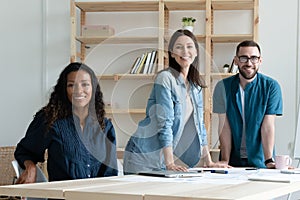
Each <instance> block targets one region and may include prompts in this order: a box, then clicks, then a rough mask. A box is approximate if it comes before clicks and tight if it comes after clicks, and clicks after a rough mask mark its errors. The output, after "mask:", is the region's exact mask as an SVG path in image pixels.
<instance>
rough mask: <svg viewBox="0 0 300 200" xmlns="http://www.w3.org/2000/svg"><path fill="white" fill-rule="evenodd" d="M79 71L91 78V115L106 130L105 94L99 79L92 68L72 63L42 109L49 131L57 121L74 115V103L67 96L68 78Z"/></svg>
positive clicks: (60, 77) (61, 76)
mask: <svg viewBox="0 0 300 200" xmlns="http://www.w3.org/2000/svg"><path fill="white" fill-rule="evenodd" d="M78 70H84V71H85V72H87V73H88V74H89V75H90V77H91V82H92V98H91V101H90V103H89V113H90V114H92V115H94V116H95V117H96V118H97V120H98V122H99V124H100V125H101V128H102V129H103V130H104V128H105V123H104V116H105V110H104V102H103V94H102V92H101V89H100V85H99V82H98V79H97V77H96V75H95V73H94V71H93V70H92V69H91V68H90V67H88V66H87V65H85V64H83V63H79V62H73V63H70V64H69V65H68V66H67V67H65V69H64V70H63V71H62V72H61V74H60V75H59V78H58V80H57V83H56V85H55V86H54V87H53V89H54V90H53V92H52V93H51V96H50V99H49V103H48V104H47V105H46V106H45V107H43V108H42V109H41V110H42V111H44V113H45V115H46V121H47V127H48V129H49V128H51V127H52V126H53V124H54V122H55V121H56V120H58V119H63V118H66V117H68V116H71V115H72V114H73V113H72V102H70V101H69V99H68V96H67V76H68V74H70V73H71V72H75V71H78Z"/></svg>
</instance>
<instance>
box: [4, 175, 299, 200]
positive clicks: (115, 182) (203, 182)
mask: <svg viewBox="0 0 300 200" xmlns="http://www.w3.org/2000/svg"><path fill="white" fill-rule="evenodd" d="M268 172H272V174H271V175H272V176H279V175H280V176H285V175H282V174H280V173H279V172H277V171H276V170H270V171H269V170H267V171H266V170H265V171H256V172H247V174H245V171H241V170H239V171H234V172H233V173H231V171H230V173H229V174H211V173H204V174H203V177H200V178H186V179H169V178H156V177H145V176H137V175H131V176H118V177H109V178H95V179H83V180H72V181H59V182H50V183H38V184H27V185H11V186H1V187H0V195H8V196H9V195H11V196H31V197H48V198H60V199H67V200H71V199H72V200H82V199H88V200H98V199H105V200H119V199H122V200H179V199H183V198H187V199H189V200H200V199H242V200H244V199H256V200H257V199H271V198H276V197H280V196H283V195H286V194H289V193H292V192H295V191H298V190H300V175H290V176H289V177H295V176H296V177H297V178H293V179H292V180H293V181H292V182H290V183H278V182H263V181H249V180H247V177H248V176H249V175H251V174H252V173H254V174H255V173H259V174H258V175H260V176H265V174H266V175H268ZM268 176H270V175H268Z"/></svg>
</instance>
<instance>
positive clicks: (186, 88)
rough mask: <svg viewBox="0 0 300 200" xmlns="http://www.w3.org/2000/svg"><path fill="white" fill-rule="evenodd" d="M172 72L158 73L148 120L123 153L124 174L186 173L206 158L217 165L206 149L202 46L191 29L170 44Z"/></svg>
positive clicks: (146, 119)
mask: <svg viewBox="0 0 300 200" xmlns="http://www.w3.org/2000/svg"><path fill="white" fill-rule="evenodd" d="M168 54H169V68H167V69H165V70H163V71H161V72H159V73H158V74H157V77H156V79H155V82H154V86H153V89H152V92H151V94H150V97H149V99H148V103H147V108H146V118H145V119H144V120H142V121H140V122H139V125H138V129H137V131H136V132H135V133H134V134H133V136H132V137H131V138H130V139H129V141H128V143H127V146H126V148H125V153H124V172H125V174H130V173H137V172H139V171H149V170H150V171H151V170H161V169H167V170H175V171H187V170H188V167H194V166H196V165H197V164H198V163H199V161H200V158H201V157H202V158H204V162H205V165H206V166H209V167H229V166H228V165H226V164H222V163H214V162H212V160H211V157H210V154H209V149H208V146H207V136H206V130H205V126H204V121H203V98H202V88H203V87H205V85H204V83H203V80H202V79H201V77H200V75H199V58H198V55H199V46H198V42H197V39H196V37H195V36H194V35H193V34H192V33H191V32H190V31H188V30H177V31H176V32H175V33H174V34H173V36H172V37H171V39H170V43H169V48H168Z"/></svg>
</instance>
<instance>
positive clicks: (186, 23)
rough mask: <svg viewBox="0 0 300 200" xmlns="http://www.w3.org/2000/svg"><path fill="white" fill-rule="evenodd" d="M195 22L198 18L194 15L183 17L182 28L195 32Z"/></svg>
mask: <svg viewBox="0 0 300 200" xmlns="http://www.w3.org/2000/svg"><path fill="white" fill-rule="evenodd" d="M195 22H196V19H195V18H193V17H183V18H182V28H183V29H187V30H189V31H191V32H193V30H194V24H195Z"/></svg>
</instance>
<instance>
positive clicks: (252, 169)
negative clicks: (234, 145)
mask: <svg viewBox="0 0 300 200" xmlns="http://www.w3.org/2000/svg"><path fill="white" fill-rule="evenodd" d="M245 170H258V168H255V167H253V168H246V169H245Z"/></svg>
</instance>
